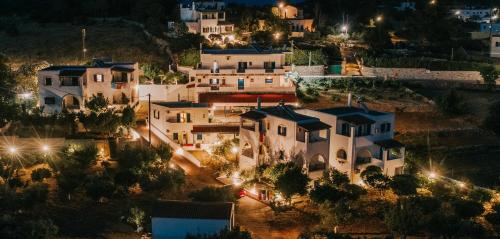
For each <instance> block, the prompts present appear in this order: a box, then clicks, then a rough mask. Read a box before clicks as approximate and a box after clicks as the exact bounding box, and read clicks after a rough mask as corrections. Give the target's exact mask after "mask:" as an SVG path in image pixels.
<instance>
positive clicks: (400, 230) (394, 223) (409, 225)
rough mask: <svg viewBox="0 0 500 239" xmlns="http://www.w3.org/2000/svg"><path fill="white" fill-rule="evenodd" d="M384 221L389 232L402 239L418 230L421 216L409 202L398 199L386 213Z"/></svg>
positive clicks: (421, 219) (421, 220)
mask: <svg viewBox="0 0 500 239" xmlns="http://www.w3.org/2000/svg"><path fill="white" fill-rule="evenodd" d="M384 221H385V224H386V225H387V227H388V228H389V230H391V231H393V232H396V233H397V234H399V235H400V237H401V238H403V239H404V238H406V236H408V235H410V234H412V233H415V232H417V231H418V230H419V229H420V227H421V223H422V222H423V214H422V212H421V211H420V210H419V209H418V208H417V207H416V205H415V204H413V203H411V202H410V200H408V199H405V198H400V199H398V201H397V202H396V204H395V205H394V206H392V207H389V209H388V210H387V211H386V213H385V218H384Z"/></svg>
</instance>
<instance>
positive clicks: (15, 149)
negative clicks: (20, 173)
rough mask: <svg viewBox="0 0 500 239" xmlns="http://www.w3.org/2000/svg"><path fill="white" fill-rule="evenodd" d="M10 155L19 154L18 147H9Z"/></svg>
mask: <svg viewBox="0 0 500 239" xmlns="http://www.w3.org/2000/svg"><path fill="white" fill-rule="evenodd" d="M9 153H10V154H15V153H17V148H16V147H14V146H10V147H9Z"/></svg>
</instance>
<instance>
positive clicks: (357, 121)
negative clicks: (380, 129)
mask: <svg viewBox="0 0 500 239" xmlns="http://www.w3.org/2000/svg"><path fill="white" fill-rule="evenodd" d="M338 119H339V120H342V121H345V122H347V123H351V124H354V125H363V124H373V123H375V121H374V120H371V119H369V118H367V117H365V116H363V115H359V114H354V115H347V116H342V117H339V118H338Z"/></svg>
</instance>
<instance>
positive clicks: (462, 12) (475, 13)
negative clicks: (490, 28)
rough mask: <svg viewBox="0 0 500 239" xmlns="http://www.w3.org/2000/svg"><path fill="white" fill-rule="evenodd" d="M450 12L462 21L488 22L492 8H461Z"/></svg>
mask: <svg viewBox="0 0 500 239" xmlns="http://www.w3.org/2000/svg"><path fill="white" fill-rule="evenodd" d="M451 12H452V14H454V15H455V17H456V18H458V19H460V20H463V21H472V22H478V23H489V22H490V21H491V17H492V13H493V10H492V9H491V8H482V9H480V8H462V9H454V10H452V11H451Z"/></svg>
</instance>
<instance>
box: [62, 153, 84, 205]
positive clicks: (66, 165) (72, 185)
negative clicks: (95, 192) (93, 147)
mask: <svg viewBox="0 0 500 239" xmlns="http://www.w3.org/2000/svg"><path fill="white" fill-rule="evenodd" d="M61 162H62V163H61V164H60V165H58V168H59V174H57V176H56V180H57V187H58V190H59V192H60V193H61V195H64V196H66V198H67V199H68V200H71V194H72V193H73V192H74V191H75V190H76V189H78V188H79V187H80V186H81V185H82V178H85V172H84V169H83V168H82V167H81V165H80V164H79V163H78V162H76V161H75V160H72V159H71V158H69V159H64V160H62V161H61Z"/></svg>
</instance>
